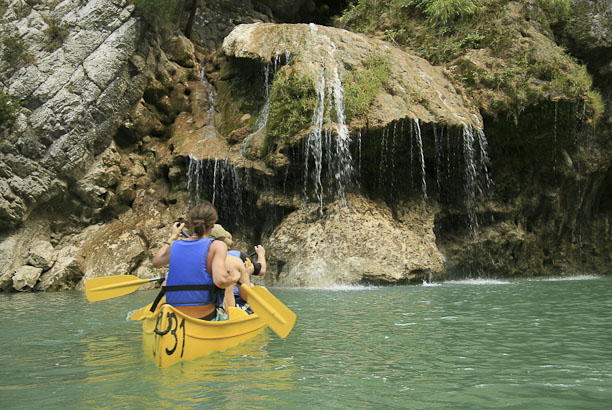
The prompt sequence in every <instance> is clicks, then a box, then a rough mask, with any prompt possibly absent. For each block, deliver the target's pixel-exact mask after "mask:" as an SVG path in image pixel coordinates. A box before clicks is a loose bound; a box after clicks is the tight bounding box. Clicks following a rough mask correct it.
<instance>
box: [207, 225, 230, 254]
mask: <svg viewBox="0 0 612 410" xmlns="http://www.w3.org/2000/svg"><path fill="white" fill-rule="evenodd" d="M210 237H211V238H215V239H218V240H220V241H223V242H225V244H226V245H227V247H228V248H231V247H232V246H233V245H234V242H233V241H232V234H231V233H229V232H228V231H226V230H225V229H223V227H222V226H221V225H219V224H215V226H214V227H213V228H212V230H211V231H210Z"/></svg>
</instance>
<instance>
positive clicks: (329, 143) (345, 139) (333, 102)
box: [304, 24, 355, 211]
mask: <svg viewBox="0 0 612 410" xmlns="http://www.w3.org/2000/svg"><path fill="white" fill-rule="evenodd" d="M310 33H311V35H313V36H316V38H317V39H318V40H320V41H321V43H322V48H321V50H323V52H324V53H325V54H326V55H327V57H328V58H327V59H325V58H323V56H322V57H321V58H322V60H321V61H320V63H319V64H318V65H317V67H318V68H319V69H320V73H319V75H318V78H316V81H315V82H316V84H315V88H316V95H317V105H316V108H315V110H314V112H313V116H312V120H311V131H310V132H309V134H308V137H307V138H306V142H305V156H304V157H305V158H304V161H305V167H304V168H305V172H304V196H305V197H307V193H308V192H309V191H314V195H315V197H316V199H317V201H318V202H319V206H320V208H321V211H322V210H323V198H324V196H325V194H328V195H334V196H336V197H338V198H339V199H340V200H341V201H342V202H343V203H344V204H346V190H347V187H349V186H350V184H351V183H352V182H353V176H354V172H355V170H354V167H353V158H352V155H351V151H350V144H351V142H352V138H351V135H350V134H349V132H348V127H347V125H346V121H345V115H344V87H343V86H342V81H341V79H340V74H339V72H338V66H337V65H336V62H335V57H334V54H335V52H336V45H335V44H334V43H333V42H332V41H331V39H330V38H329V37H328V36H326V35H324V34H320V33H318V29H317V27H316V26H315V25H314V24H311V25H310ZM326 61H329V62H331V64H332V66H331V67H328V66H327V65H326ZM332 114H335V118H332ZM326 119H329V121H333V120H335V130H336V138H335V139H334V138H332V137H333V134H332V124H330V123H326ZM310 164H312V167H311V165H310ZM326 177H327V178H328V180H324V179H325V178H326ZM309 182H312V189H309ZM324 189H328V190H329V192H324Z"/></svg>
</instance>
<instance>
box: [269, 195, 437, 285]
mask: <svg viewBox="0 0 612 410" xmlns="http://www.w3.org/2000/svg"><path fill="white" fill-rule="evenodd" d="M405 208H406V209H404V211H403V212H402V213H401V215H399V219H397V220H396V219H394V218H393V217H392V215H391V210H390V209H389V208H388V207H387V206H386V205H384V204H380V203H376V202H373V201H371V200H368V199H365V198H363V197H357V196H351V197H350V198H349V200H348V204H347V205H346V206H344V205H343V204H341V203H340V202H336V203H334V204H332V205H329V206H327V207H325V208H324V211H323V215H321V214H320V208H319V207H318V206H316V205H313V206H304V207H302V208H300V209H298V210H296V211H295V212H293V213H291V214H290V215H288V216H287V217H285V219H284V220H283V222H282V223H281V224H280V225H279V226H278V227H277V228H276V229H275V230H274V232H273V233H272V235H271V237H270V238H269V240H268V241H267V242H266V244H267V248H266V255H269V257H268V273H267V274H266V282H268V283H273V284H278V285H283V286H307V287H313V286H315V287H319V286H325V287H327V286H332V285H336V284H351V283H357V282H360V281H364V280H365V281H368V282H375V283H394V282H398V281H405V280H410V279H414V278H419V279H422V278H424V277H425V278H429V275H433V274H437V273H439V272H441V271H442V269H443V260H444V259H443V257H442V255H441V253H440V252H439V250H438V248H437V246H436V237H435V235H434V233H433V225H434V215H435V213H434V212H433V210H431V209H429V210H427V209H426V210H423V208H422V205H421V204H418V205H412V206H411V207H408V206H406V207H405Z"/></svg>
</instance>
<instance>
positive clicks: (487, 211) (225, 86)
mask: <svg viewBox="0 0 612 410" xmlns="http://www.w3.org/2000/svg"><path fill="white" fill-rule="evenodd" d="M229 3H231V6H230V5H228V4H229ZM324 3H326V2H320V1H316V2H309V1H286V2H266V1H258V2H247V1H245V2H226V1H222V0H219V1H212V2H206V4H205V5H202V6H201V7H199V8H198V9H197V10H196V13H195V23H194V25H193V30H192V35H191V40H190V39H187V38H186V37H184V36H183V35H181V34H179V33H177V32H173V33H172V32H171V33H168V32H164V31H157V30H155V27H151V26H150V25H149V24H148V23H147V22H146V21H144V20H142V18H141V17H140V15H139V14H138V10H136V9H135V6H134V5H133V4H132V3H130V2H127V1H121V0H115V1H111V0H92V1H89V2H81V1H79V0H65V1H62V2H53V1H43V2H36V3H34V4H32V2H25V1H13V2H11V3H10V4H8V5H6V6H3V7H1V8H0V12H1V13H2V20H1V22H0V24H1V30H0V32H1V33H2V34H1V37H2V40H3V41H2V44H0V54H2V56H3V58H2V60H1V62H0V81H1V85H2V98H3V99H2V101H8V103H6V108H5V109H3V110H2V111H1V113H2V117H1V118H2V121H3V122H2V124H1V125H0V128H1V131H2V141H1V144H0V194H1V197H0V229H1V233H0V260H1V261H2V265H3V269H2V271H0V289H3V290H19V291H24V290H31V289H35V290H58V289H72V288H75V287H80V286H82V283H83V281H84V280H86V279H87V278H90V277H96V276H104V275H109V274H126V273H131V274H135V275H138V276H140V277H154V276H159V272H156V271H155V270H154V269H153V268H152V266H151V263H150V258H151V256H152V254H153V253H154V252H155V250H156V249H157V247H158V246H160V245H161V242H162V241H163V240H164V239H165V238H166V235H167V229H168V226H169V224H170V223H171V222H172V221H175V220H179V219H181V218H184V215H185V213H186V210H187V209H188V208H189V206H190V205H191V204H193V203H195V202H197V201H198V200H200V199H207V200H211V201H213V202H214V203H215V205H216V206H217V208H218V209H219V213H220V217H221V220H220V222H221V223H223V224H224V225H225V226H226V227H227V228H228V229H229V230H231V231H232V233H234V235H235V237H236V238H237V239H238V248H240V249H241V250H244V251H251V248H252V246H253V245H254V244H256V243H263V245H264V246H266V248H267V250H268V252H267V254H268V258H269V273H268V275H267V276H266V278H265V282H267V283H269V284H281V285H286V286H328V285H331V284H334V283H354V282H359V281H368V282H376V283H379V282H381V283H389V282H405V281H410V280H419V281H420V280H422V279H427V280H440V279H443V278H446V277H452V276H465V275H482V274H490V275H506V276H517V275H521V276H524V275H528V276H529V275H540V274H548V275H550V274H571V273H575V272H577V271H580V272H585V271H587V272H592V273H607V268H606V266H607V264H608V263H609V260H610V257H611V256H610V255H612V253H611V251H612V248H611V247H610V246H609V245H608V243H609V242H610V241H609V239H610V238H609V232H610V230H609V229H608V228H609V222H608V216H609V213H610V211H611V210H612V206H611V204H612V201H611V200H610V198H612V196H611V193H612V178H610V176H609V175H610V172H609V170H610V169H611V164H610V158H611V157H610V155H609V152H610V143H609V135H610V129H612V127H611V126H610V119H609V118H610V117H609V112H610V111H609V99H610V95H611V94H610V93H611V90H612V88H611V87H610V84H611V82H610V78H611V77H610V73H611V72H612V71H610V70H609V68H610V63H611V62H610V59H609V58H605V57H603V56H605V55H607V56H610V53H606V51H609V49H610V41H609V39H610V29H609V28H610V24H609V23H610V15H611V11H610V7H609V5H606V4H605V2H601V1H584V0H576V1H575V2H574V3H575V6H576V7H574V12H573V13H574V14H572V15H571V18H570V17H564V18H559V19H558V20H555V21H552V20H551V21H552V23H551V25H550V26H548V25H546V24H544V23H543V21H544V20H542V19H541V15H540V14H537V13H538V12H539V10H540V9H538V8H534V7H535V6H533V7H532V5H528V4H526V3H524V2H520V1H513V2H508V4H507V5H505V6H500V8H499V10H498V9H496V14H495V15H494V18H495V19H500V20H499V22H504V24H506V25H507V27H508V32H507V33H506V34H507V36H508V38H510V39H512V38H516V39H517V41H516V42H513V43H508V48H505V49H503V50H502V46H501V45H500V44H502V40H504V39H503V37H499V36H498V37H495V36H494V35H493V34H491V36H492V37H491V38H492V39H497V41H498V42H497V43H495V42H493V40H491V41H492V43H491V44H489V43H487V41H489V39H488V37H486V35H484V36H483V35H481V34H479V35H481V37H482V38H480V37H479V38H480V40H478V41H480V42H481V44H480V45H479V46H473V44H472V43H469V44H472V45H471V46H470V47H471V48H470V47H468V48H466V49H462V48H461V47H465V44H468V43H466V42H465V41H464V42H462V43H460V44H461V45H457V44H455V43H453V44H455V45H454V47H458V49H459V50H462V51H460V52H457V53H456V54H444V58H442V57H441V55H440V54H439V52H441V51H440V50H442V49H444V47H446V46H447V44H445V43H443V42H442V43H440V45H439V47H438V48H437V49H435V48H433V47H432V46H430V45H429V44H428V43H427V41H428V40H427V38H426V37H422V36H421V35H422V34H423V33H421V32H419V33H418V34H419V35H418V36H416V37H415V38H421V39H424V40H423V42H422V47H421V48H419V50H420V51H419V52H415V51H414V50H413V49H411V48H410V47H409V46H405V45H403V44H402V38H403V37H402V31H401V30H400V29H398V28H397V27H396V26H394V24H395V23H394V20H393V19H394V18H395V17H394V16H396V15H395V14H383V15H381V16H380V19H379V21H380V22H381V23H382V25H381V26H380V27H382V28H383V29H384V32H383V33H381V32H376V31H372V32H370V31H368V30H369V29H365V30H363V29H361V28H358V27H354V26H352V24H353V23H351V20H350V19H349V18H348V17H350V16H351V15H350V14H347V15H346V17H345V20H344V22H341V24H340V25H343V26H345V27H346V28H349V29H351V31H348V30H344V29H339V28H333V27H326V26H322V25H317V24H280V23H282V21H283V20H284V21H290V22H292V23H293V22H296V21H300V20H301V19H302V18H306V16H315V15H319V16H320V15H321V14H320V13H323V11H322V10H329V7H328V8H327V9H326V8H325V7H323V6H325V4H324ZM330 4H331V3H330ZM364 4H365V3H364ZM389 4H391V3H389ZM500 4H501V3H500ZM331 6H332V7H333V6H335V3H334V4H333V5H331ZM360 7H361V5H360ZM415 10H416V9H415ZM358 11H360V9H359V8H358V7H355V8H352V9H351V13H356V12H358ZM418 12H419V10H416V11H415V13H414V14H411V16H417V18H420V17H419V13H418ZM317 13H319V14H317ZM377 13H378V11H377ZM373 16H374V15H373ZM492 16H493V14H491V15H488V16H487V18H493V17H492ZM360 18H361V20H359V21H362V22H363V21H365V17H364V16H362V17H360ZM485 20H486V19H485ZM347 21H348V23H347ZM495 22H496V23H495V24H497V22H498V21H497V20H495ZM413 23H414V24H417V23H418V24H421V23H422V22H421V21H420V20H415V21H413V22H412V23H411V24H413ZM457 24H458V25H457V28H455V30H456V31H460V28H461V25H460V24H459V23H457ZM478 24H484V23H480V22H476V23H474V24H473V26H474V27H476V29H479V30H484V29H483V28H482V27H484V26H482V27H481V26H478ZM414 27H417V26H414ZM494 27H497V28H496V30H497V29H499V27H498V26H494ZM587 27H588V29H587ZM438 30H439V28H438ZM355 31H364V32H365V33H366V34H367V35H366V34H359V33H356V32H355ZM484 32H485V31H478V32H477V33H484ZM487 33H488V34H487V35H489V34H490V33H489V32H487ZM498 34H499V33H498ZM469 35H470V36H471V37H469V38H471V39H472V40H470V41H476V40H475V38H476V37H474V36H476V34H474V32H472V33H470V34H469ZM420 36H421V37H420ZM450 36H451V37H452V33H451V35H450ZM383 37H385V38H386V39H387V40H389V41H383V40H381V38H383ZM449 38H450V37H449ZM441 41H445V40H441ZM466 41H467V40H466ZM558 44H562V45H564V46H565V47H567V48H568V49H569V50H570V51H571V52H572V53H573V54H574V55H575V56H579V57H580V58H582V59H583V60H584V61H585V62H586V64H587V67H588V70H589V71H588V72H587V71H586V70H585V69H584V67H583V66H579V65H578V64H577V63H576V62H575V61H574V60H572V59H571V58H570V57H568V56H567V55H566V54H564V52H563V50H562V49H561V48H560V47H559V46H558ZM493 45H496V47H497V48H495V47H493ZM436 50H437V51H436ZM502 51H503V52H502ZM436 53H438V54H436ZM503 53H506V54H503ZM418 54H421V56H419V55H418ZM520 55H523V56H526V57H524V58H523V59H522V60H521V59H517V60H514V59H515V56H520ZM423 57H426V58H428V59H429V60H430V61H434V60H435V61H436V62H437V63H443V66H434V65H432V64H430V63H429V62H428V61H427V59H426V58H423ZM440 59H442V60H443V61H442V60H440ZM550 61H553V62H555V64H549V62H550ZM525 64H527V66H525ZM555 70H558V71H555ZM591 78H592V80H593V84H594V87H595V88H591V83H590V79H591ZM587 80H588V81H587ZM596 92H600V93H601V96H602V97H603V99H601V98H600V99H599V100H598V99H597V98H596V97H597V93H596ZM7 98H8V100H6V99H7ZM598 103H599V104H601V106H597V104H598Z"/></svg>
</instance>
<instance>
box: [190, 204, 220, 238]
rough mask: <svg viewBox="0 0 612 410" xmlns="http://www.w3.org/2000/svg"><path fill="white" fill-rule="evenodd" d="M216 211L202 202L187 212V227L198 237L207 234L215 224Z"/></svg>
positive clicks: (211, 205) (210, 205)
mask: <svg viewBox="0 0 612 410" xmlns="http://www.w3.org/2000/svg"><path fill="white" fill-rule="evenodd" d="M217 217H218V216H217V210H216V209H215V207H214V206H213V204H211V203H210V202H208V201H202V202H201V203H199V204H198V205H196V206H194V207H193V208H191V211H189V227H190V228H191V232H192V233H193V234H194V235H197V236H199V237H202V236H204V235H205V234H207V233H209V232H210V231H211V229H212V228H213V226H214V225H215V222H217Z"/></svg>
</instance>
